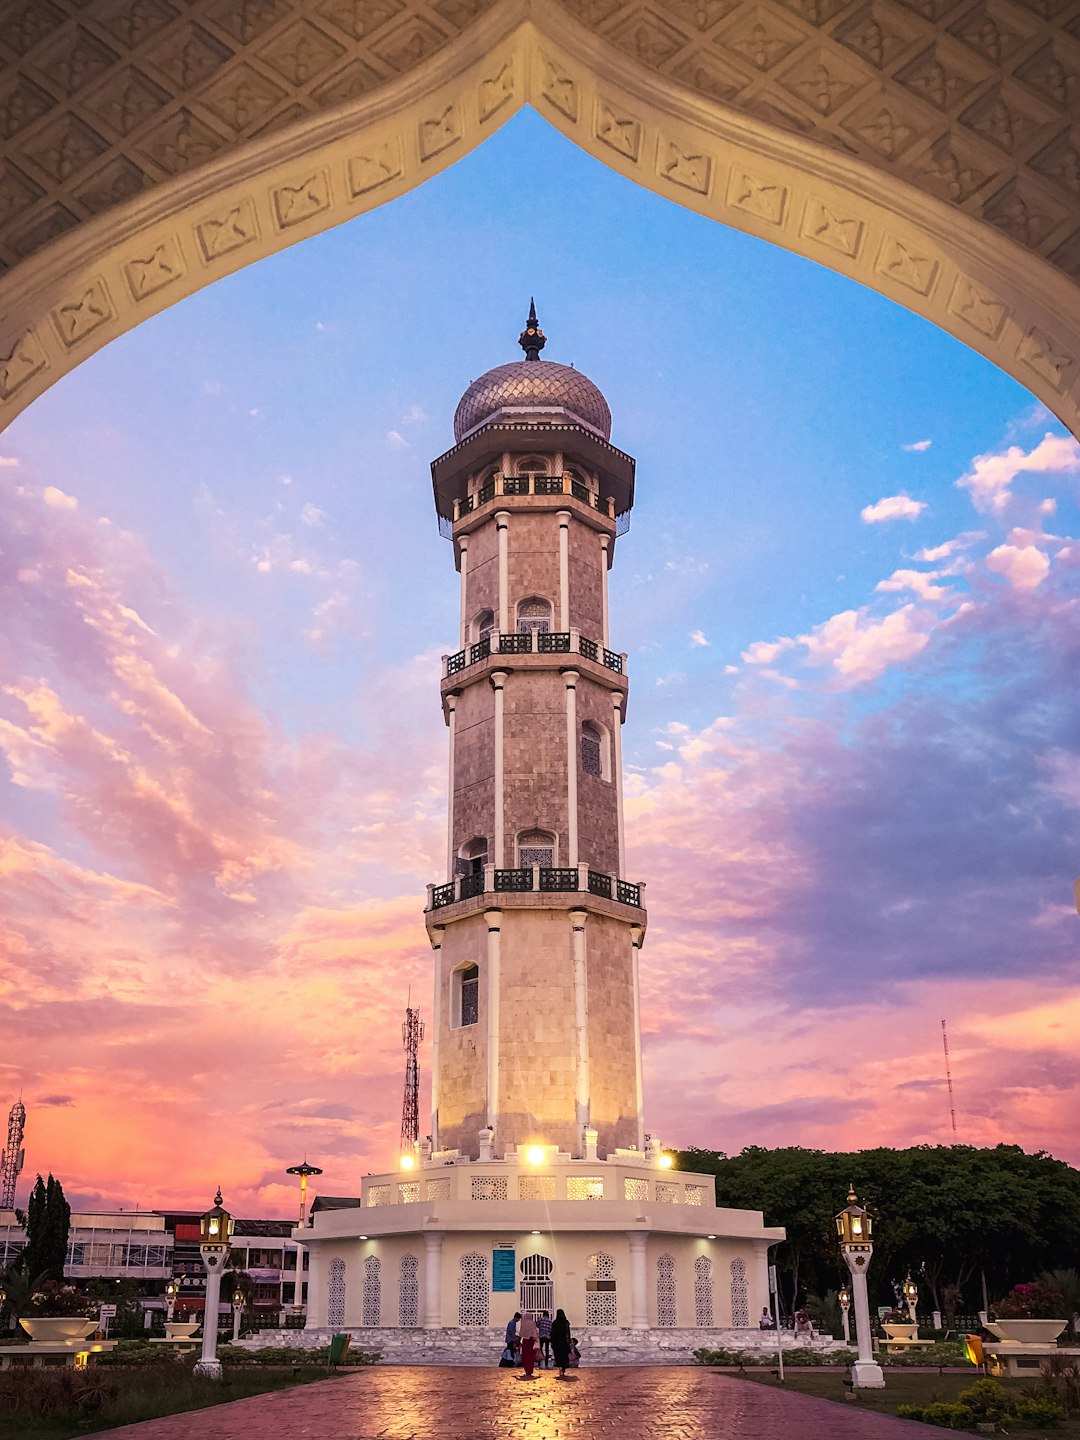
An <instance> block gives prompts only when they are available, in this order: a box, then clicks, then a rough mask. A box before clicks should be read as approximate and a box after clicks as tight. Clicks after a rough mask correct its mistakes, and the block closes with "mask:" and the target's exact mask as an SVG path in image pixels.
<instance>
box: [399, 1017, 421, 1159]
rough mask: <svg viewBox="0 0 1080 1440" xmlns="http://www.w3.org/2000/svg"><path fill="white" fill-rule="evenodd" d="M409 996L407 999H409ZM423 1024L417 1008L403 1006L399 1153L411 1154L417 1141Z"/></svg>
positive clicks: (418, 1136)
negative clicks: (402, 1069) (401, 1102)
mask: <svg viewBox="0 0 1080 1440" xmlns="http://www.w3.org/2000/svg"><path fill="white" fill-rule="evenodd" d="M411 998H412V997H411V996H410V999H411ZM423 1038H424V1022H423V1021H422V1020H421V1019H420V1007H419V1005H418V1006H417V1007H416V1009H415V1010H414V1009H413V1007H412V1006H411V1005H408V1004H407V1005H406V1007H405V1023H404V1024H403V1025H402V1027H401V1041H402V1044H403V1046H404V1048H405V1102H404V1104H403V1105H402V1107H401V1154H402V1155H412V1153H413V1152H414V1150H415V1149H416V1142H417V1141H418V1140H419V1139H420V1041H421V1040H423Z"/></svg>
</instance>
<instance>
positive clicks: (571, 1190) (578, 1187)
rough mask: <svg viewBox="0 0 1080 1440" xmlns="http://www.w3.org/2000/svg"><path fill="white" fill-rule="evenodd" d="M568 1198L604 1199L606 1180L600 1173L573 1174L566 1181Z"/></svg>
mask: <svg viewBox="0 0 1080 1440" xmlns="http://www.w3.org/2000/svg"><path fill="white" fill-rule="evenodd" d="M566 1198H567V1199H568V1200H602V1199H603V1198H604V1182H603V1180H602V1179H601V1178H600V1176H599V1175H571V1176H570V1178H569V1179H568V1180H567V1182H566Z"/></svg>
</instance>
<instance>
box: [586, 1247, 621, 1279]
mask: <svg viewBox="0 0 1080 1440" xmlns="http://www.w3.org/2000/svg"><path fill="white" fill-rule="evenodd" d="M585 1278H586V1280H614V1279H615V1257H614V1256H612V1255H604V1254H603V1253H598V1254H596V1255H590V1256H589V1258H588V1260H587V1261H586V1262H585Z"/></svg>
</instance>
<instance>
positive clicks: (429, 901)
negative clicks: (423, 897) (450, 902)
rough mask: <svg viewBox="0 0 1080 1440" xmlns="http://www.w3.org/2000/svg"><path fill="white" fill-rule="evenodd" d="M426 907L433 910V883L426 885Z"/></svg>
mask: <svg viewBox="0 0 1080 1440" xmlns="http://www.w3.org/2000/svg"><path fill="white" fill-rule="evenodd" d="M427 908H428V909H429V910H434V908H435V886H434V885H429V886H428V887H427Z"/></svg>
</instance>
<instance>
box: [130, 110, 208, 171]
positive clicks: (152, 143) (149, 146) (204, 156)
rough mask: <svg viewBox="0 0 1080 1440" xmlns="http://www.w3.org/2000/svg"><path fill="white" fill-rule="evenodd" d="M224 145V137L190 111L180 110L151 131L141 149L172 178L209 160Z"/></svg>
mask: <svg viewBox="0 0 1080 1440" xmlns="http://www.w3.org/2000/svg"><path fill="white" fill-rule="evenodd" d="M224 144H225V140H224V138H223V137H222V136H221V135H219V134H218V132H217V131H216V130H211V128H210V126H209V125H206V124H204V123H203V121H202V120H199V119H197V118H196V116H194V115H192V113H191V111H190V110H178V111H177V112H176V113H175V115H170V116H169V118H168V119H167V120H165V121H163V122H162V123H161V124H160V125H159V126H158V127H157V128H156V129H155V130H153V131H151V133H150V134H149V135H148V136H147V137H146V139H145V140H143V142H142V145H141V149H142V153H143V154H144V155H145V156H147V158H148V159H150V160H153V162H154V164H155V165H160V166H161V168H162V169H163V170H166V171H168V173H169V174H170V175H180V174H183V172H184V171H185V170H190V169H191V167H192V165H200V164H201V163H202V162H203V161H204V160H209V159H210V157H211V155H214V154H216V153H217V151H218V150H220V149H221V148H222V146H223V145H224Z"/></svg>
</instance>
